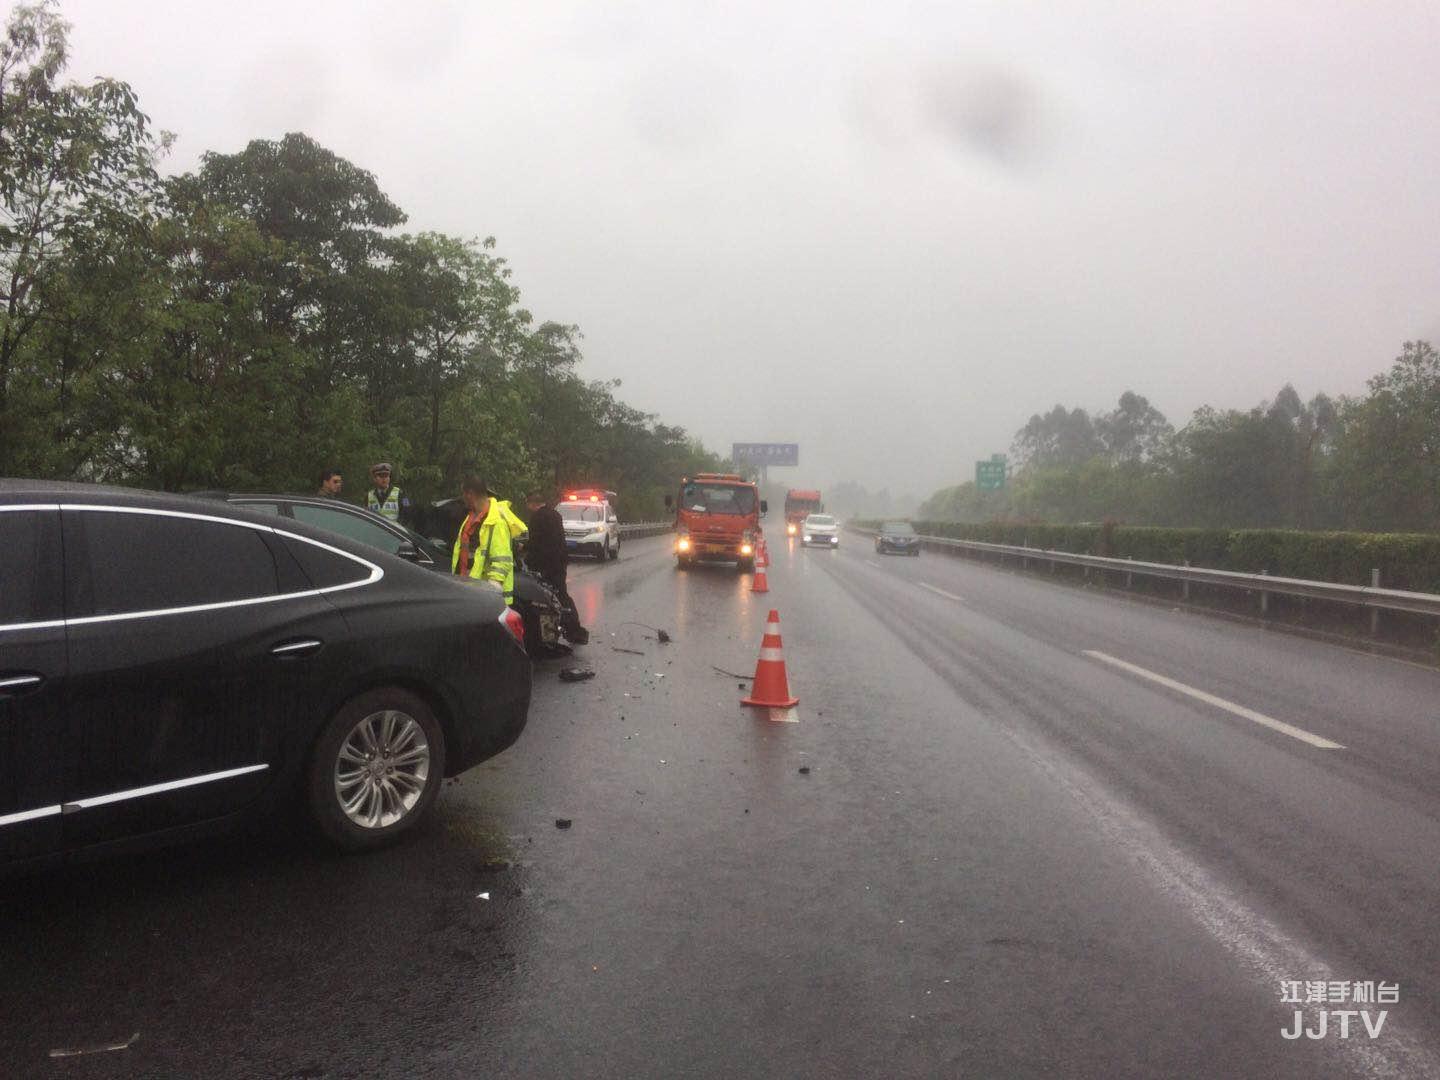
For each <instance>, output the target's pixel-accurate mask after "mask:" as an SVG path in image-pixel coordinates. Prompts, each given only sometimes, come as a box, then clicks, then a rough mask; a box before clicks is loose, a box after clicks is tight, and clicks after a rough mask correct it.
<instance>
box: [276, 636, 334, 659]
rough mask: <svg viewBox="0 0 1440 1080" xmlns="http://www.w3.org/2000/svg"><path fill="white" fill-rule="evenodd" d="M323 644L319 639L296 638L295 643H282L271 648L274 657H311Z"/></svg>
mask: <svg viewBox="0 0 1440 1080" xmlns="http://www.w3.org/2000/svg"><path fill="white" fill-rule="evenodd" d="M322 644H323V642H322V641H321V640H320V639H319V638H296V639H295V640H294V641H282V642H280V644H278V645H272V646H270V653H271V655H272V656H278V657H281V658H282V659H289V658H291V657H299V656H309V655H311V654H312V653H314V652H316V651H317V650H318V649H319V648H320V646H321V645H322Z"/></svg>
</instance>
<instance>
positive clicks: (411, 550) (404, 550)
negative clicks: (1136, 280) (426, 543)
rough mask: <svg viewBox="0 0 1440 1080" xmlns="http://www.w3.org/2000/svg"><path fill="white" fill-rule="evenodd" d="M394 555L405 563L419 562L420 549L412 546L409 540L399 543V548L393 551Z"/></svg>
mask: <svg viewBox="0 0 1440 1080" xmlns="http://www.w3.org/2000/svg"><path fill="white" fill-rule="evenodd" d="M395 554H396V555H399V556H400V558H402V559H405V560H406V561H407V562H419V561H420V549H419V548H417V547H416V546H415V545H414V544H412V543H411V542H410V541H409V540H402V541H400V546H399V547H397V548H396V549H395Z"/></svg>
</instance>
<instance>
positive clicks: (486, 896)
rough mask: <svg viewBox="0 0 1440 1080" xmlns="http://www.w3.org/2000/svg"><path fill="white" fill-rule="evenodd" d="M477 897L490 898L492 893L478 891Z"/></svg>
mask: <svg viewBox="0 0 1440 1080" xmlns="http://www.w3.org/2000/svg"><path fill="white" fill-rule="evenodd" d="M475 899H476V900H489V899H490V894H489V893H488V892H482V893H476V894H475Z"/></svg>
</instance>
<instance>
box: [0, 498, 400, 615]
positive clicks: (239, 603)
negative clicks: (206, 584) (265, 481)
mask: <svg viewBox="0 0 1440 1080" xmlns="http://www.w3.org/2000/svg"><path fill="white" fill-rule="evenodd" d="M0 510H7V511H8V510H31V511H43V510H60V511H72V512H97V513H118V514H143V515H149V516H151V517H174V518H185V519H188V520H191V521H206V522H212V523H214V524H218V525H234V526H238V527H239V528H242V529H253V530H255V531H256V532H268V533H272V534H273V535H275V536H283V537H285V538H287V539H290V540H298V541H299V542H300V543H302V544H309V545H311V546H312V547H318V548H320V549H322V550H324V551H328V552H330V553H331V554H334V555H339V556H341V557H342V558H346V559H349V560H350V561H351V562H356V563H359V564H360V565H361V566H364V567H366V568H368V569H369V571H370V574H369V576H368V577H366V578H364V579H363V580H360V581H349V582H346V583H345V584H343V585H327V586H325V587H324V588H321V589H301V590H300V591H298V592H288V593H276V594H275V595H274V596H256V597H250V598H247V599H242V600H220V601H217V602H215V603H212V604H191V605H188V606H186V607H176V608H156V609H153V610H150V611H125V612H120V613H117V614H114V615H85V616H82V617H80V618H77V619H51V620H48V621H46V622H34V623H9V624H7V625H4V626H0V634H3V633H7V632H10V631H17V630H50V629H55V628H57V627H62V626H63V627H66V628H68V627H71V626H89V625H91V624H95V623H108V622H123V621H126V620H129V619H154V618H159V617H161V616H166V615H190V614H194V613H196V612H203V611H223V610H225V609H227V608H236V607H251V606H254V605H256V604H273V603H275V602H277V601H280V600H301V599H305V598H307V597H315V596H323V595H324V594H326V593H334V592H344V591H345V590H347V589H358V588H362V587H364V586H366V585H373V584H375V582H377V581H379V580H380V579H381V578H383V577H384V576H385V571H384V570H383V569H382V568H381V567H379V566H377V565H376V564H375V563H373V562H371V561H370V560H369V559H362V558H361V557H360V556H359V555H354V554H352V553H351V552H348V551H343V550H341V549H340V548H337V547H332V546H331V545H330V544H326V543H324V542H323V541H320V540H313V539H311V538H310V537H308V536H300V535H299V534H298V533H293V532H290V531H288V530H286V529H277V528H274V527H273V526H270V525H260V524H256V523H255V522H251V521H236V520H235V519H234V518H225V517H216V516H214V515H212V514H196V513H190V512H188V511H184V510H157V509H152V508H150V507H139V506H110V505H107V504H103V503H58V504H52V503H44V504H41V503H13V504H5V505H0Z"/></svg>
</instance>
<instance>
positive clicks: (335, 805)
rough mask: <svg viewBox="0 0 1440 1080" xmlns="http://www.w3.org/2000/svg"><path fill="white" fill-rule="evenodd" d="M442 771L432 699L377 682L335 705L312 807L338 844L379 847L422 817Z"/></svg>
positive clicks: (318, 760)
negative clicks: (427, 701)
mask: <svg viewBox="0 0 1440 1080" xmlns="http://www.w3.org/2000/svg"><path fill="white" fill-rule="evenodd" d="M444 774H445V735H444V732H443V731H442V730H441V728H440V724H439V722H438V721H437V720H436V719H435V715H434V713H432V712H431V711H430V708H429V706H427V705H426V704H425V703H424V702H423V701H421V700H420V699H419V698H418V697H416V696H415V695H414V694H412V693H410V692H408V691H406V690H399V689H393V688H390V689H383V690H372V691H370V692H369V693H366V694H362V695H361V696H359V697H357V698H355V699H354V700H353V701H351V702H349V703H348V704H347V705H345V707H344V708H342V709H341V710H340V711H339V712H338V713H336V714H335V716H334V717H333V718H332V719H331V721H330V723H329V724H327V725H326V726H325V730H324V732H322V733H321V735H320V738H319V740H318V741H317V742H316V744H315V752H314V754H313V755H312V757H311V761H310V770H309V776H308V778H307V795H308V799H309V804H310V812H311V815H312V816H313V818H314V819H315V824H316V825H317V826H318V827H319V829H320V831H321V832H322V833H323V834H324V835H325V837H326V838H327V839H328V840H330V841H331V842H332V843H334V844H336V845H337V846H338V847H340V848H342V849H344V850H346V851H363V850H367V849H369V848H375V847H380V846H381V845H383V844H388V843H390V842H391V841H392V840H394V839H396V838H397V837H399V836H401V835H403V834H404V833H406V832H408V831H410V829H412V828H414V827H415V825H416V824H418V822H419V821H420V819H421V818H422V817H423V816H424V814H425V811H426V810H428V809H429V807H430V804H431V803H433V802H434V801H435V796H436V794H437V793H438V792H439V790H440V782H441V779H442V778H443V777H444Z"/></svg>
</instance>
